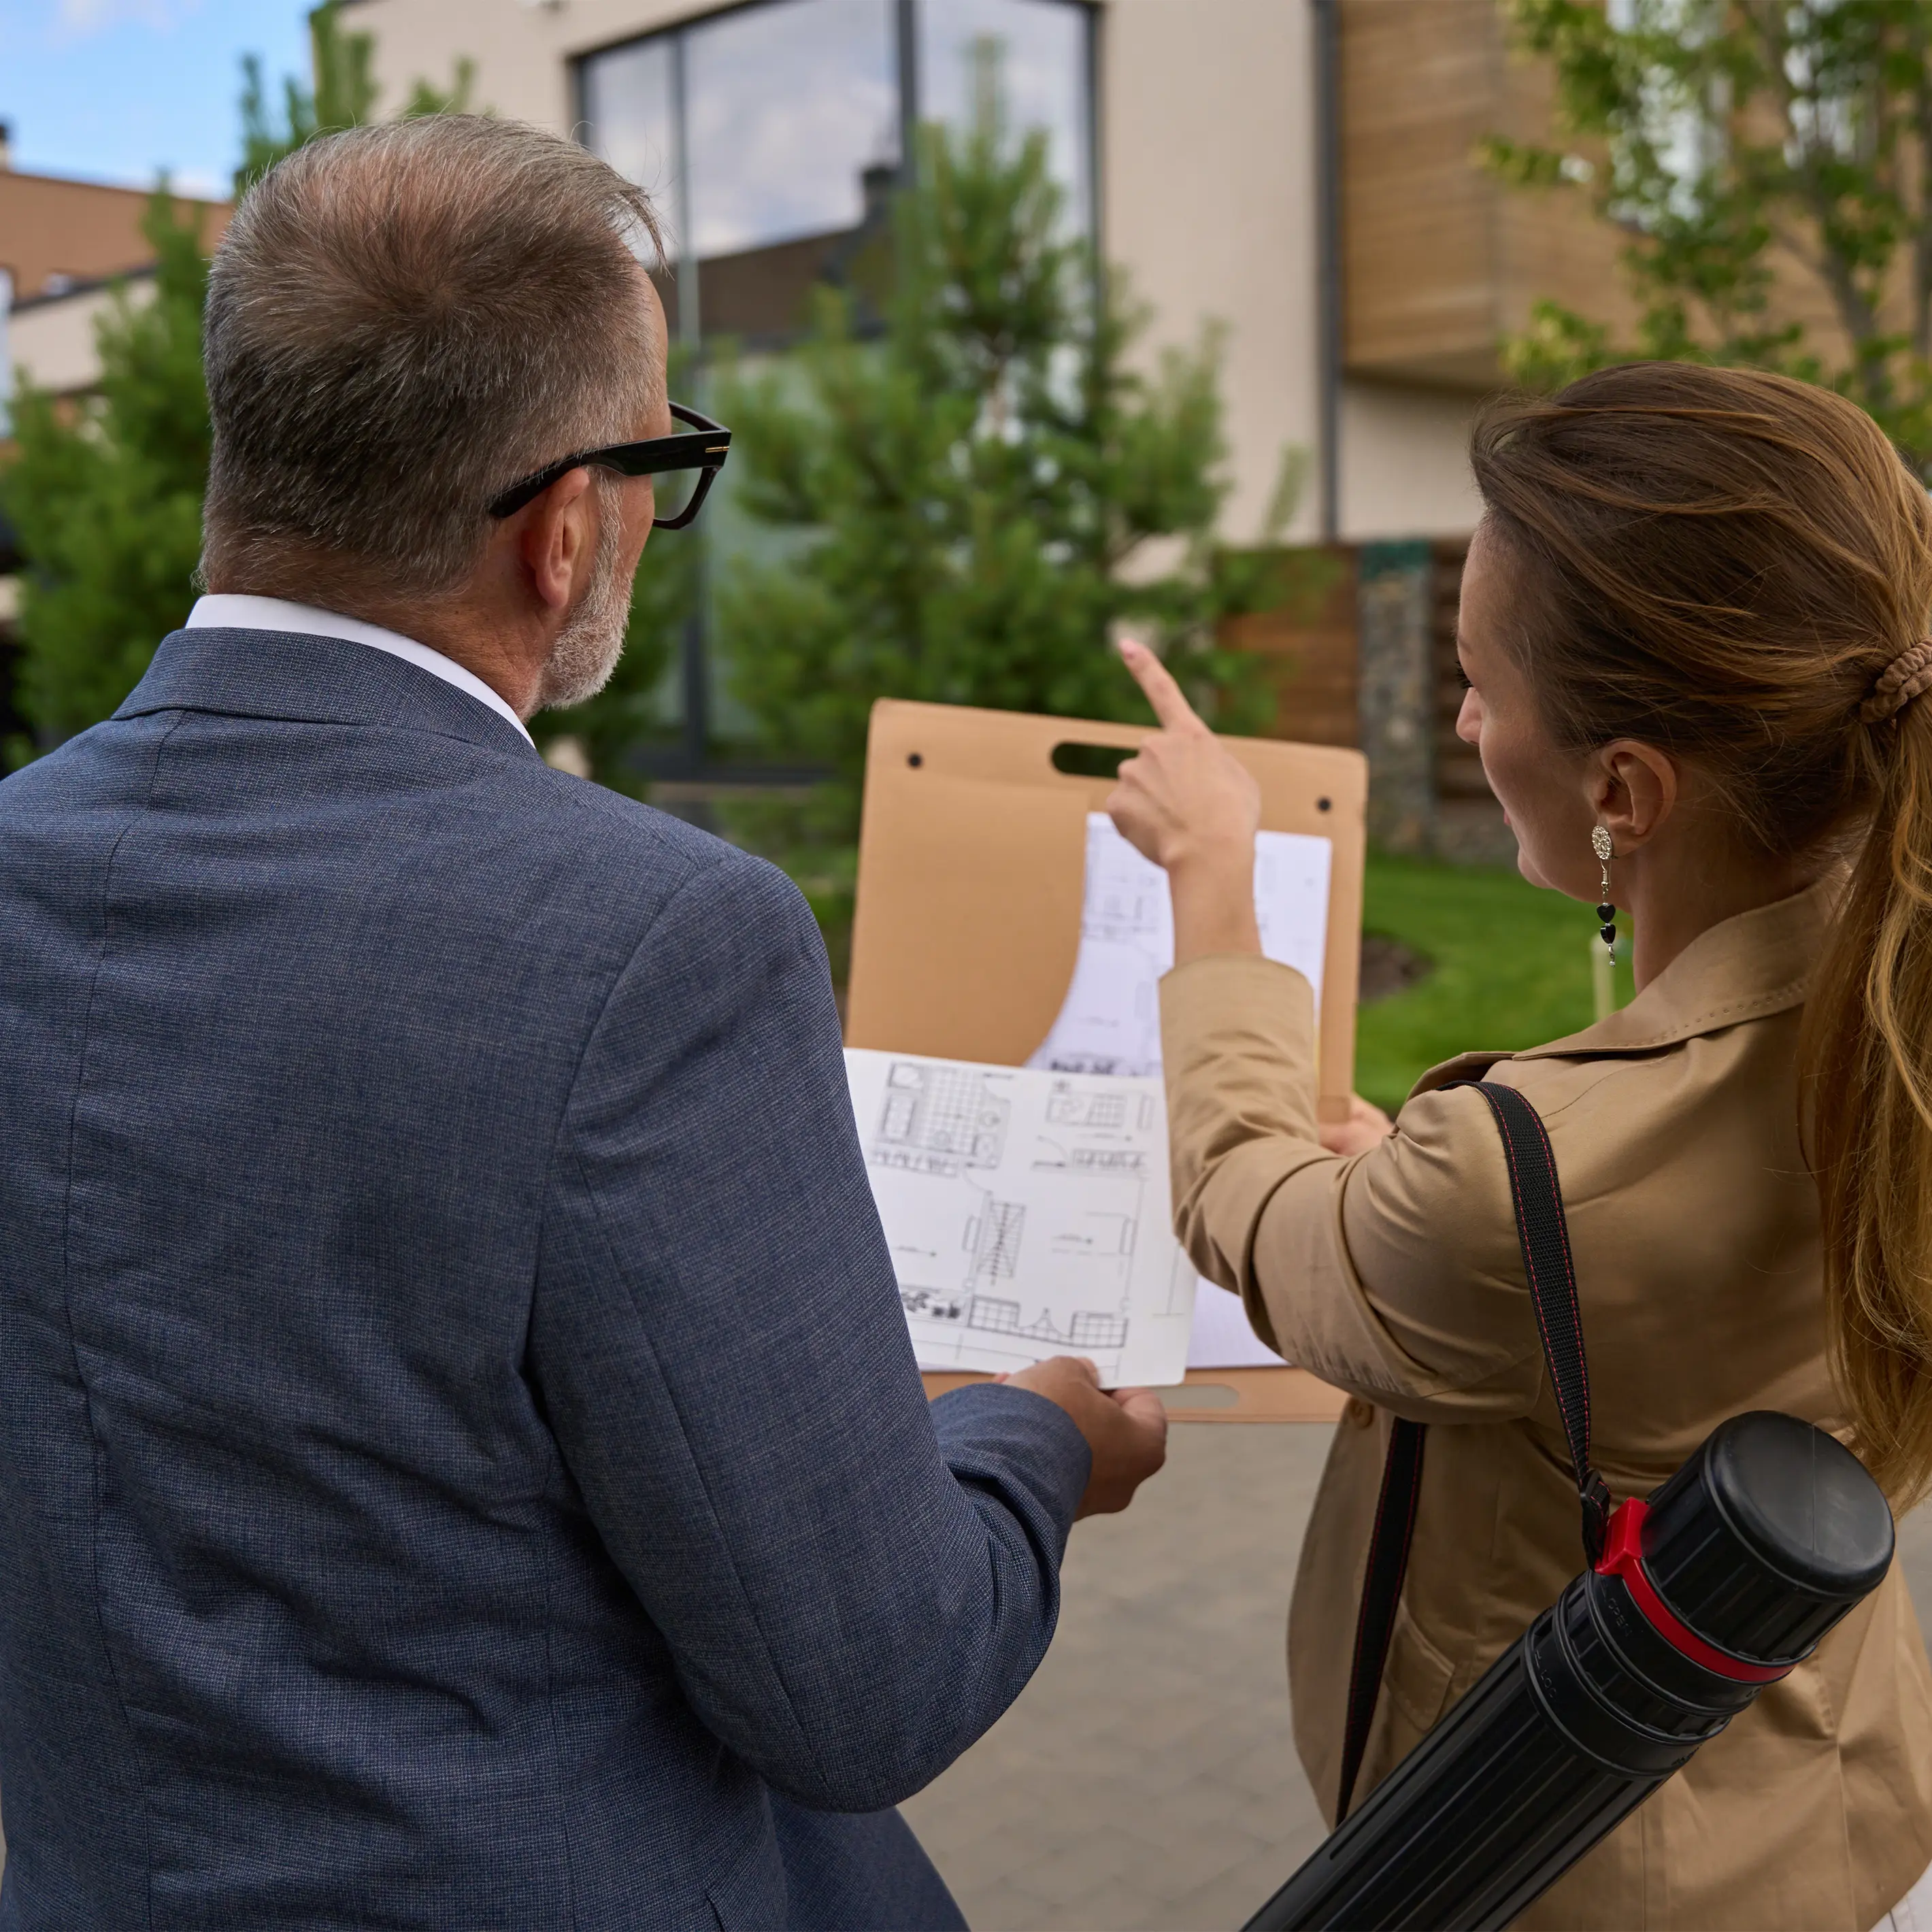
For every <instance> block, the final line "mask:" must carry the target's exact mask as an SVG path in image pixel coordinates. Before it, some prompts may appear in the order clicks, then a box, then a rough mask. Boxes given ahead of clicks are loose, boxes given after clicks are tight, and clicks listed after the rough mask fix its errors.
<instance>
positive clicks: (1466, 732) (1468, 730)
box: [1456, 691, 1483, 745]
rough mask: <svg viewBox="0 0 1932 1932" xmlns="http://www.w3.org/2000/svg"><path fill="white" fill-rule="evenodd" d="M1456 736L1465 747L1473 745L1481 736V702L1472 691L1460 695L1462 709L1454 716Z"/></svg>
mask: <svg viewBox="0 0 1932 1932" xmlns="http://www.w3.org/2000/svg"><path fill="white" fill-rule="evenodd" d="M1456 735H1457V737H1459V738H1460V739H1462V741H1463V743H1464V744H1466V745H1473V744H1475V742H1477V740H1478V739H1480V738H1481V736H1482V735H1483V700H1481V698H1480V697H1478V696H1477V695H1476V694H1475V692H1474V691H1464V692H1463V708H1462V709H1461V710H1460V711H1459V712H1457V714H1456Z"/></svg>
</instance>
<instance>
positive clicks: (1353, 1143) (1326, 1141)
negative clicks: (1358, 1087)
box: [1316, 1094, 1395, 1154]
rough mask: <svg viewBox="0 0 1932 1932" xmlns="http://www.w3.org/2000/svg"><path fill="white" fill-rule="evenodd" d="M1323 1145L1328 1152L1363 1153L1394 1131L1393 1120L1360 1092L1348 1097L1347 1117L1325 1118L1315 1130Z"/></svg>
mask: <svg viewBox="0 0 1932 1932" xmlns="http://www.w3.org/2000/svg"><path fill="white" fill-rule="evenodd" d="M1316 1131H1317V1133H1319V1135H1320V1136H1321V1140H1322V1145H1323V1146H1324V1147H1325V1148H1327V1149H1328V1151H1329V1152H1330V1153H1331V1154H1366V1153H1367V1151H1368V1150H1369V1149H1370V1148H1372V1147H1373V1146H1375V1145H1376V1144H1377V1143H1378V1142H1381V1141H1385V1140H1387V1139H1388V1137H1389V1136H1390V1135H1391V1134H1392V1133H1394V1132H1395V1123H1394V1121H1392V1120H1391V1119H1390V1118H1389V1117H1388V1115H1386V1114H1385V1113H1384V1112H1382V1109H1381V1108H1379V1107H1378V1106H1376V1103H1374V1102H1373V1100H1364V1099H1363V1098H1362V1097H1361V1094H1350V1095H1349V1118H1347V1119H1346V1121H1323V1122H1322V1125H1321V1126H1320V1127H1319V1128H1318V1129H1317V1130H1316Z"/></svg>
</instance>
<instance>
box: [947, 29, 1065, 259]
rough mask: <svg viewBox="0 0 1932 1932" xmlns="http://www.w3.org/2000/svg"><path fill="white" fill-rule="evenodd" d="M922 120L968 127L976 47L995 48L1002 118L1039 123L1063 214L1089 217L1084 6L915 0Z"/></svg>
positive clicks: (1026, 127)
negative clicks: (1063, 197)
mask: <svg viewBox="0 0 1932 1932" xmlns="http://www.w3.org/2000/svg"><path fill="white" fill-rule="evenodd" d="M918 6H919V118H921V119H922V120H925V121H944V122H946V123H947V125H948V126H950V127H971V125H972V124H973V121H974V113H975V104H974V92H975V75H976V73H977V71H979V70H980V59H979V58H978V55H977V49H980V48H981V47H983V46H990V47H991V48H992V49H995V50H996V51H997V54H998V76H999V80H1000V84H1001V90H1002V93H1003V95H1004V103H1005V107H1006V115H1007V125H1008V126H1009V127H1011V128H1012V129H1013V130H1014V131H1015V132H1016V133H1029V132H1031V130H1034V129H1035V128H1043V129H1044V130H1046V136H1047V163H1048V166H1049V167H1050V168H1051V169H1052V172H1053V176H1054V178H1055V180H1056V181H1058V182H1059V183H1060V184H1061V186H1062V187H1064V189H1065V190H1067V211H1068V214H1069V215H1070V217H1071V218H1072V219H1073V220H1074V221H1075V222H1076V223H1078V224H1079V226H1082V227H1086V226H1091V223H1092V220H1093V184H1092V181H1091V172H1092V166H1091V162H1092V152H1093V141H1092V133H1091V127H1092V123H1091V118H1090V116H1091V103H1090V101H1089V98H1088V96H1089V87H1088V55H1087V49H1088V33H1089V32H1090V31H1091V28H1090V24H1089V21H1088V14H1087V10H1086V8H1085V7H1079V6H1070V5H1067V0H918Z"/></svg>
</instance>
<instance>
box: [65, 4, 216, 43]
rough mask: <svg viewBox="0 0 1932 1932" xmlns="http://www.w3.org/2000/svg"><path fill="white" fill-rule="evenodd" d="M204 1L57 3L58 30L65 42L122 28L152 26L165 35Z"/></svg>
mask: <svg viewBox="0 0 1932 1932" xmlns="http://www.w3.org/2000/svg"><path fill="white" fill-rule="evenodd" d="M200 10H201V0H55V8H54V13H55V31H56V32H57V33H58V34H59V36H60V37H61V38H62V39H63V40H87V39H90V38H92V37H93V36H94V35H95V34H104V33H106V32H107V31H109V30H110V28H115V27H119V26H139V27H153V28H157V30H159V31H161V32H163V33H165V32H166V31H168V29H169V28H171V27H174V26H178V24H179V23H180V22H181V20H184V18H185V17H187V15H188V14H190V13H199V11H200Z"/></svg>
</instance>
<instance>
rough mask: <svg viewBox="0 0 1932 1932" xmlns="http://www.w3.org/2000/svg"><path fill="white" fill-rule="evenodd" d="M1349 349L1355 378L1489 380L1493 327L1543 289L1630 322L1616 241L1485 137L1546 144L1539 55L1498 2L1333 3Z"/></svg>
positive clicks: (1565, 194)
mask: <svg viewBox="0 0 1932 1932" xmlns="http://www.w3.org/2000/svg"><path fill="white" fill-rule="evenodd" d="M1341 23H1342V37H1341V77H1340V78H1341V93H1342V202H1343V214H1342V220H1343V268H1344V280H1345V284H1346V287H1345V297H1344V311H1345V323H1344V338H1345V347H1344V354H1345V359H1346V363H1347V365H1348V367H1349V369H1350V370H1352V371H1355V372H1356V373H1358V374H1363V375H1369V376H1379V377H1387V378H1394V379H1400V380H1409V381H1422V382H1433V383H1445V384H1453V385H1455V386H1474V387H1479V388H1486V387H1489V386H1493V384H1494V383H1496V381H1497V380H1499V377H1500V375H1501V373H1502V372H1501V366H1500V363H1499V358H1498V351H1499V347H1500V344H1501V343H1502V339H1503V338H1504V337H1505V335H1508V334H1511V333H1512V332H1516V331H1517V330H1520V329H1522V328H1523V326H1524V324H1525V323H1526V322H1527V320H1529V312H1530V310H1531V308H1532V305H1534V304H1535V302H1537V301H1538V299H1541V298H1543V297H1546V296H1547V297H1550V298H1553V299H1556V300H1557V301H1559V302H1563V303H1565V304H1566V305H1568V306H1570V307H1571V308H1577V309H1580V310H1582V311H1583V312H1585V313H1586V314H1589V315H1592V316H1593V317H1601V318H1604V319H1605V320H1610V322H1611V323H1613V326H1618V327H1619V328H1622V327H1624V326H1627V325H1628V320H1629V319H1630V317H1629V304H1628V298H1627V297H1626V296H1625V295H1624V293H1623V290H1622V284H1621V279H1620V278H1619V275H1618V272H1617V254H1618V250H1619V236H1617V234H1616V232H1615V231H1614V230H1613V229H1610V228H1609V227H1607V226H1606V225H1605V224H1604V223H1601V222H1600V221H1598V220H1596V219H1595V217H1594V214H1593V213H1592V210H1591V208H1590V207H1589V202H1588V200H1587V199H1586V196H1585V195H1584V194H1583V193H1582V192H1580V191H1579V190H1569V189H1565V190H1554V191H1551V192H1548V193H1526V192H1524V191H1522V190H1514V189H1509V188H1506V187H1504V186H1503V185H1502V184H1501V183H1500V182H1499V181H1497V180H1496V178H1494V177H1493V175H1490V173H1489V172H1488V171H1487V169H1485V168H1484V166H1483V164H1482V162H1481V158H1480V154H1479V149H1480V147H1481V142H1483V140H1484V139H1485V137H1486V136H1490V135H1492V134H1504V135H1508V136H1511V138H1514V139H1548V138H1549V137H1550V130H1551V126H1552V119H1551V107H1552V89H1551V82H1550V74H1549V72H1548V70H1547V66H1545V65H1544V64H1542V63H1539V62H1531V61H1529V60H1526V59H1524V58H1521V57H1520V56H1518V55H1514V54H1513V53H1512V52H1511V49H1510V47H1509V45H1508V30H1507V27H1506V25H1505V21H1504V19H1503V17H1502V12H1501V10H1500V8H1499V5H1497V0H1343V5H1342V9H1341Z"/></svg>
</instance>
